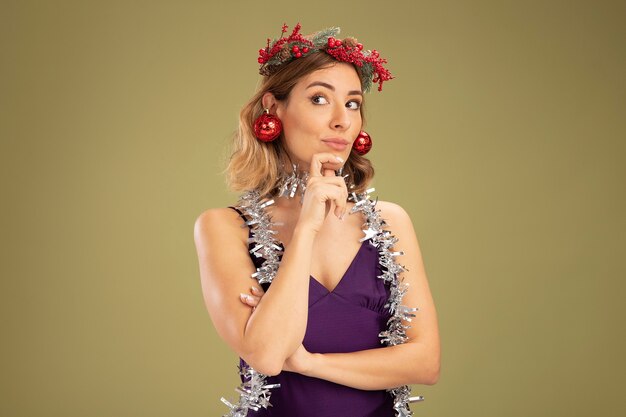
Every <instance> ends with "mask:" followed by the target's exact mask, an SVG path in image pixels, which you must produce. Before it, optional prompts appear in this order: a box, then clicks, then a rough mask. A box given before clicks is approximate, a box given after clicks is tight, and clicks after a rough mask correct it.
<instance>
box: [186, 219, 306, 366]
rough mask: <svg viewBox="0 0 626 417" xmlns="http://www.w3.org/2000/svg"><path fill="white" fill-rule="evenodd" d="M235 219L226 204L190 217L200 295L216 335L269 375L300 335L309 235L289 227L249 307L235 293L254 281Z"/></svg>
mask: <svg viewBox="0 0 626 417" xmlns="http://www.w3.org/2000/svg"><path fill="white" fill-rule="evenodd" d="M241 224H242V220H241V219H240V218H239V216H238V214H237V213H235V212H234V211H233V210H230V209H214V210H208V211H206V212H204V213H203V214H202V215H200V217H198V219H197V220H196V223H195V227H194V237H195V242H196V249H197V252H198V259H199V263H200V276H201V282H202V291H203V295H204V300H205V304H206V306H207V309H208V311H209V315H210V316H211V319H212V321H213V324H214V325H215V328H216V329H217V332H218V334H219V335H220V336H221V337H222V339H224V340H225V341H226V342H227V343H228V344H229V345H230V346H231V347H232V348H233V349H234V350H235V352H236V353H237V354H238V355H239V356H241V357H242V358H243V359H244V360H245V361H246V362H247V363H249V364H250V365H251V366H252V367H253V368H255V369H256V370H258V371H259V372H262V373H264V374H267V375H275V374H278V373H279V372H280V370H281V367H282V360H283V359H282V358H284V357H286V356H289V355H290V354H291V353H293V351H294V350H295V349H296V348H297V347H298V345H299V344H300V343H302V340H303V338H304V332H305V330H306V319H307V308H306V307H307V305H308V302H307V300H308V288H309V271H310V258H311V248H312V245H313V241H314V238H315V235H314V233H312V232H307V231H306V230H303V231H294V235H293V237H292V241H291V244H290V245H289V247H288V248H287V249H286V250H285V253H284V255H283V260H282V262H281V267H280V268H279V271H278V273H277V274H276V276H275V278H274V280H273V282H272V285H271V287H270V290H269V291H268V292H267V293H266V294H265V297H264V300H262V302H260V303H259V305H258V307H257V308H256V309H255V310H254V311H253V312H251V311H250V309H249V308H245V307H244V306H243V305H241V303H240V301H239V299H238V298H239V294H240V293H242V292H247V291H248V289H249V288H250V286H251V285H253V284H256V281H255V280H253V279H251V278H250V275H251V274H252V273H253V272H254V265H253V264H252V261H251V260H250V257H249V254H248V247H247V244H246V242H245V239H242V236H241V233H242V232H243V233H245V234H246V236H245V238H247V228H246V229H242V228H241ZM265 298H267V300H265ZM279 362H280V363H279Z"/></svg>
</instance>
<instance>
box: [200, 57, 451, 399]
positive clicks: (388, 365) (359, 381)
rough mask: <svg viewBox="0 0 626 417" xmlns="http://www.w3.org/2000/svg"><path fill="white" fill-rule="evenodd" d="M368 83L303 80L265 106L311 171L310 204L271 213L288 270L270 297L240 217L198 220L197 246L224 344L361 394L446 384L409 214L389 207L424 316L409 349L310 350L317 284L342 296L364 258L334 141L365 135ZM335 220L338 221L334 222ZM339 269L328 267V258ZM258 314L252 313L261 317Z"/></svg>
mask: <svg viewBox="0 0 626 417" xmlns="http://www.w3.org/2000/svg"><path fill="white" fill-rule="evenodd" d="M360 88H361V86H360V81H359V78H358V75H357V73H356V71H355V70H354V68H353V67H352V66H351V65H349V64H345V63H338V64H336V65H334V66H332V67H329V68H325V69H321V70H318V71H315V72H313V73H311V74H309V75H308V76H306V77H303V78H302V79H301V80H299V81H298V83H297V84H296V86H295V87H294V88H293V90H292V92H291V94H290V96H289V98H288V99H287V100H285V101H278V100H276V99H275V97H274V96H273V95H272V94H271V93H267V94H265V95H264V96H263V106H264V107H265V108H269V109H270V111H271V112H272V113H274V114H276V115H278V117H279V118H280V119H281V121H282V122H283V128H284V133H285V145H286V148H287V151H288V153H289V157H290V159H291V160H292V161H293V162H296V163H298V164H299V167H300V169H308V171H309V174H310V179H309V182H308V184H307V191H306V193H305V196H304V200H303V202H302V204H300V202H299V199H297V198H296V199H286V198H277V199H275V204H273V205H271V206H269V207H268V208H267V210H268V212H269V214H270V215H271V216H272V218H273V220H274V221H275V222H277V223H281V224H282V225H281V226H277V227H276V231H277V232H278V233H277V235H276V238H277V239H278V240H279V241H281V242H282V243H283V245H284V246H285V252H284V255H283V259H282V262H281V266H280V268H279V270H278V272H277V274H276V277H275V278H274V280H273V282H272V285H271V287H270V288H269V289H268V291H267V292H266V293H263V291H262V290H261V289H260V287H259V286H256V285H253V286H250V278H249V276H250V274H251V273H252V272H253V271H254V266H253V264H252V262H251V260H250V258H249V253H248V251H247V237H248V236H247V228H242V221H241V219H240V218H239V216H238V215H237V213H235V212H234V211H233V210H231V209H227V208H219V209H210V210H207V211H205V212H204V213H202V214H201V215H200V216H199V217H198V219H197V220H196V223H195V227H194V238H195V243H196V248H197V251H198V258H199V261H200V273H201V278H202V287H203V294H204V298H205V304H206V306H207V309H208V311H209V314H210V316H211V319H212V321H213V323H214V325H215V327H216V330H217V331H218V333H219V334H220V336H221V337H222V338H223V339H224V340H225V341H226V342H227V343H228V344H229V346H231V348H233V349H234V350H235V352H236V353H238V354H239V356H241V357H242V358H243V359H244V360H246V362H248V363H249V364H250V365H252V366H253V367H254V368H255V369H257V370H258V371H260V372H262V373H265V374H268V375H276V374H278V373H279V372H280V371H283V370H285V371H292V372H299V373H302V374H304V375H309V376H314V377H317V378H322V379H326V380H329V381H333V382H336V383H340V384H343V385H348V386H351V387H354V388H359V389H386V388H392V387H396V386H400V385H405V384H434V383H436V382H437V380H438V378H439V368H440V341H439V332H438V324H437V316H436V311H435V306H434V302H433V299H432V296H431V292H430V289H429V285H428V280H427V277H426V273H425V270H424V265H423V261H422V256H421V251H420V248H419V244H418V241H417V237H416V235H415V231H414V229H413V225H412V223H411V220H410V218H409V216H408V215H407V213H406V212H405V211H404V210H403V209H402V208H401V207H400V206H398V205H396V204H393V203H388V202H384V201H379V202H378V204H377V208H378V209H379V210H380V213H381V216H382V217H383V218H385V219H386V221H387V223H388V225H389V228H390V230H392V232H393V233H394V235H395V236H396V237H398V239H399V242H398V243H397V244H396V246H395V247H394V248H392V249H393V250H395V251H403V252H404V253H405V255H404V256H402V257H401V259H400V260H399V261H400V263H401V264H402V265H404V266H406V268H407V271H406V272H404V273H403V274H402V278H403V279H404V282H405V283H407V284H409V291H408V292H407V294H406V295H405V297H404V299H403V303H404V305H407V306H418V307H419V311H418V312H417V313H416V317H415V318H413V321H412V322H411V326H412V327H411V328H410V329H408V330H407V335H408V336H409V341H408V342H407V343H405V344H403V345H398V346H391V347H380V348H376V349H369V350H364V351H359V352H350V353H331V354H319V353H311V352H308V351H307V350H306V349H305V348H304V346H303V345H302V340H303V339H304V333H305V331H306V322H307V312H308V288H309V280H310V277H311V276H313V277H315V279H317V280H318V281H319V282H320V284H322V285H324V286H325V287H326V288H327V289H329V290H332V289H334V287H335V286H336V285H337V283H338V282H339V281H340V279H341V277H342V276H343V274H344V272H345V271H346V269H347V268H348V266H349V265H350V263H351V262H352V259H353V258H354V256H355V254H356V253H357V252H358V250H359V247H360V242H359V241H358V240H359V239H360V238H361V237H362V234H363V232H362V230H361V228H362V223H363V219H362V217H361V216H360V215H353V216H347V215H345V213H346V212H347V211H348V210H350V208H351V206H352V203H347V202H346V199H347V195H348V194H347V189H346V186H345V182H344V181H343V179H342V178H341V177H336V176H335V175H334V170H336V169H338V168H339V167H341V166H342V165H343V162H344V161H345V160H346V159H347V158H348V157H349V154H350V146H346V147H345V149H339V150H338V149H334V148H333V147H332V146H330V145H329V144H328V143H327V139H328V138H335V139H337V138H339V139H345V140H347V141H349V143H352V141H353V140H354V139H355V138H356V136H357V135H358V133H359V131H360V130H361V126H362V120H361V115H360V111H359V104H360V101H361V98H362V96H361V94H360ZM329 213H332V215H329ZM330 258H332V259H333V262H324V260H327V259H330ZM251 307H252V308H251Z"/></svg>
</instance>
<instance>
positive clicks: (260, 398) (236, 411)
mask: <svg viewBox="0 0 626 417" xmlns="http://www.w3.org/2000/svg"><path fill="white" fill-rule="evenodd" d="M294 168H295V167H294ZM295 171H296V170H295V169H294V172H295ZM295 183H298V181H295V180H294V179H292V180H291V182H287V184H288V185H285V183H284V182H283V187H282V188H281V195H286V196H287V197H290V196H291V197H293V196H294V195H295V190H296V188H297V186H296V187H295V188H294V186H293V184H295ZM373 191H374V189H373V188H371V189H368V190H366V191H365V192H364V193H360V194H357V193H354V192H353V193H351V194H350V197H349V198H348V200H350V201H353V202H354V203H355V204H354V206H353V207H352V209H351V211H350V214H353V213H357V212H361V213H362V214H363V216H364V218H365V224H364V226H365V229H364V230H363V232H364V233H365V236H363V237H362V238H361V239H360V242H363V241H365V240H368V239H369V240H370V244H371V245H373V246H375V247H376V248H377V249H378V256H379V263H380V265H381V270H382V271H383V273H382V274H381V275H379V276H378V278H380V279H382V280H384V281H385V283H386V284H387V285H389V287H390V295H389V299H388V300H387V304H385V307H386V308H387V309H389V312H390V313H391V317H390V318H389V320H388V321H387V330H385V331H383V332H381V333H380V334H379V335H378V336H379V337H380V338H381V343H382V344H385V345H386V346H395V345H399V344H402V343H405V342H406V341H407V340H408V336H407V335H406V331H405V330H406V329H408V328H410V326H409V325H408V324H404V323H403V322H410V321H411V317H415V314H413V313H414V312H415V311H417V310H418V309H417V308H410V307H407V306H404V305H402V298H403V297H404V295H405V294H406V292H407V289H408V284H405V283H403V282H402V280H401V279H400V278H399V274H400V273H402V272H403V271H405V270H406V269H405V268H404V267H403V266H402V265H400V264H399V263H398V262H397V261H396V259H395V258H396V257H398V256H400V255H403V254H404V253H403V252H393V251H392V250H391V248H392V247H393V245H394V244H395V243H396V242H397V241H398V239H397V238H396V237H395V236H393V235H392V234H391V232H390V231H389V230H385V229H384V228H385V226H386V225H387V224H386V223H385V221H384V220H383V219H382V218H381V217H380V214H379V210H376V203H377V202H378V199H376V200H371V199H370V197H369V195H370V193H371V192H373ZM301 192H304V190H301ZM273 203H274V200H272V199H265V200H264V199H263V198H262V196H261V195H260V194H259V193H258V192H257V191H255V190H253V191H248V192H246V193H244V194H243V195H242V196H241V197H240V199H239V204H238V206H237V208H238V209H239V210H240V211H241V212H242V213H243V214H242V217H243V219H244V221H245V223H246V225H247V226H248V227H250V228H251V237H250V239H249V241H250V242H249V243H253V244H254V246H253V247H252V249H250V253H251V254H253V255H254V256H256V257H258V258H263V259H264V260H265V261H264V262H263V264H262V265H261V266H260V267H259V268H257V270H256V272H255V273H253V274H252V278H254V279H256V280H257V281H258V283H259V284H263V283H271V282H272V280H273V279H274V277H275V276H276V273H277V271H278V267H279V265H280V256H281V255H282V249H283V248H282V247H281V245H280V242H279V241H278V240H276V239H275V238H274V235H275V234H276V233H277V232H276V231H275V230H273V229H272V227H273V226H275V225H276V223H273V222H272V219H271V217H270V215H269V214H268V213H267V212H266V211H265V208H266V207H268V206H270V205H271V204H273ZM239 374H240V375H241V376H242V377H243V381H244V382H242V383H241V385H240V386H239V387H237V388H236V391H237V392H238V393H239V401H238V402H237V403H235V404H233V403H231V402H229V401H228V400H226V399H225V398H223V397H222V399H221V400H222V402H223V403H224V404H226V405H227V406H228V407H229V408H230V411H229V413H228V414H225V415H224V416H223V417H246V416H247V415H248V410H255V411H257V410H259V409H260V408H267V407H268V406H270V405H271V404H270V401H269V400H270V396H271V391H270V390H271V389H275V388H280V384H267V383H266V381H265V380H266V378H267V375H264V374H262V373H259V372H257V371H256V370H254V369H253V368H252V367H250V366H247V367H245V366H244V367H243V368H242V367H240V368H239ZM387 391H388V392H389V393H390V394H391V395H392V396H393V398H394V405H393V408H394V410H395V411H396V417H409V416H412V415H413V412H412V411H411V410H410V409H409V403H412V402H417V401H423V400H424V397H422V396H417V397H411V389H410V388H409V386H408V385H403V386H400V387H396V388H392V389H388V390H387Z"/></svg>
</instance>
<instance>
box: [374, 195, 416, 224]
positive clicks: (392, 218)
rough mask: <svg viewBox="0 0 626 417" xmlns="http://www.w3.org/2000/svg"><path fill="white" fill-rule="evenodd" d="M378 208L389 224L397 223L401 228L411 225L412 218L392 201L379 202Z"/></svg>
mask: <svg viewBox="0 0 626 417" xmlns="http://www.w3.org/2000/svg"><path fill="white" fill-rule="evenodd" d="M376 208H377V209H378V210H380V215H381V217H382V218H383V219H385V220H386V221H387V222H388V223H397V224H398V225H401V226H406V225H407V224H411V217H410V216H409V213H407V212H406V210H405V209H404V208H402V206H400V205H399V204H396V203H392V202H390V201H382V200H379V201H378V202H376Z"/></svg>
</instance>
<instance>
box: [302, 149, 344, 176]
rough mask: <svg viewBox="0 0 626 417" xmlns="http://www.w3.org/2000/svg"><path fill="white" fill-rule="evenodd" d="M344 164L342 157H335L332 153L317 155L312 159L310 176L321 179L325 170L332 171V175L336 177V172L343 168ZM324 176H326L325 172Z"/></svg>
mask: <svg viewBox="0 0 626 417" xmlns="http://www.w3.org/2000/svg"><path fill="white" fill-rule="evenodd" d="M344 162H345V161H344V160H343V159H342V158H341V157H339V156H336V155H333V154H332V153H316V154H314V155H313V157H312V158H311V164H310V168H309V176H311V177H321V176H322V169H323V168H324V169H326V170H332V171H333V172H332V175H333V176H334V175H335V173H334V170H336V169H339V168H341V167H342V166H343V164H344ZM324 175H326V173H325V172H324Z"/></svg>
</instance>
